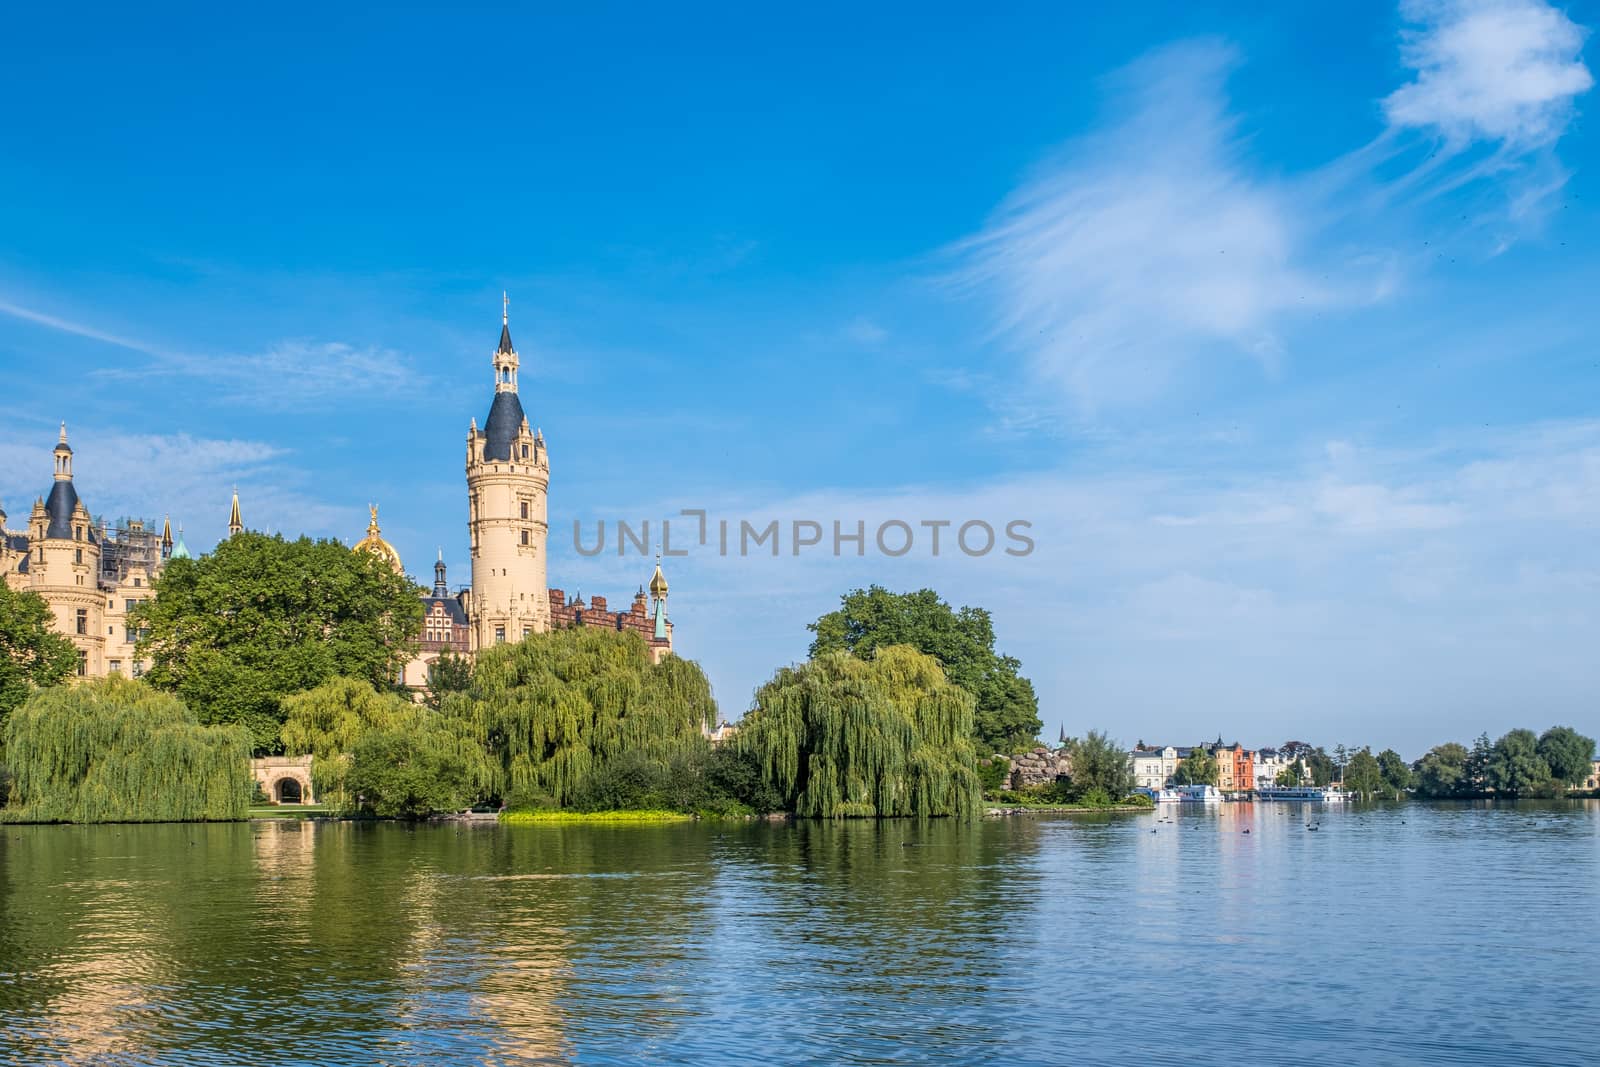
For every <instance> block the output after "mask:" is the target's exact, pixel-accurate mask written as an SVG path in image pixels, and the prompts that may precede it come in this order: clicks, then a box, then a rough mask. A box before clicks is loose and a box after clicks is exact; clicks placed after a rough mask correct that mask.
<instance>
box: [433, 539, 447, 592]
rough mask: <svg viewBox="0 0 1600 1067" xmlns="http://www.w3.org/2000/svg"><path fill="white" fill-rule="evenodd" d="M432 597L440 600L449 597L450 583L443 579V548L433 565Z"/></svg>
mask: <svg viewBox="0 0 1600 1067" xmlns="http://www.w3.org/2000/svg"><path fill="white" fill-rule="evenodd" d="M433 595H434V596H435V597H438V598H440V599H443V598H444V597H447V596H449V595H450V583H449V582H447V581H445V577H444V548H443V547H442V546H441V547H440V549H439V558H438V560H437V561H435V562H434V565H433Z"/></svg>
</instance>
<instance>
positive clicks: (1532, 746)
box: [1488, 730, 1550, 797]
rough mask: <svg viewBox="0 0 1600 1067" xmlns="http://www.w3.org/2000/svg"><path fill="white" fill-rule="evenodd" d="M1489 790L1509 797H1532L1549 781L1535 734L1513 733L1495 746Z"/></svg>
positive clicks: (1546, 767)
mask: <svg viewBox="0 0 1600 1067" xmlns="http://www.w3.org/2000/svg"><path fill="white" fill-rule="evenodd" d="M1488 777H1489V787H1490V788H1491V789H1493V790H1494V791H1495V792H1496V793H1503V794H1505V795H1506V796H1512V797H1515V796H1520V795H1522V794H1523V793H1531V792H1533V791H1534V790H1536V789H1538V788H1539V787H1540V786H1541V785H1543V784H1544V783H1545V782H1547V781H1548V780H1549V778H1550V765H1549V764H1547V763H1546V762H1545V761H1544V758H1543V757H1542V756H1540V755H1539V738H1538V737H1537V736H1536V735H1535V734H1534V732H1533V731H1532V730H1512V731H1510V732H1509V733H1507V734H1506V735H1505V736H1504V737H1502V738H1500V740H1498V741H1496V742H1495V743H1494V749H1493V750H1492V752H1491V753H1490V756H1489V770H1488Z"/></svg>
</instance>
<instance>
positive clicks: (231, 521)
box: [228, 486, 244, 537]
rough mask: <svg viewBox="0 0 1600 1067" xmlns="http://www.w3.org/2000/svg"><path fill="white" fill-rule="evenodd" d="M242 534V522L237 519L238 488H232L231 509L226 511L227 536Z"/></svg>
mask: <svg viewBox="0 0 1600 1067" xmlns="http://www.w3.org/2000/svg"><path fill="white" fill-rule="evenodd" d="M243 532H244V520H243V519H241V518H240V517H239V487H238V486H234V487H233V507H232V508H230V509H229V511H228V536H229V537H234V536H237V535H238V534H241V533H243Z"/></svg>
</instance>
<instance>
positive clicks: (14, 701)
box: [0, 579, 78, 725]
mask: <svg viewBox="0 0 1600 1067" xmlns="http://www.w3.org/2000/svg"><path fill="white" fill-rule="evenodd" d="M54 622H55V616H54V615H53V614H52V613H51V611H50V605H48V604H46V603H45V602H44V598H42V597H41V596H39V594H37V593H32V592H28V591H27V590H15V589H12V588H11V587H10V586H9V585H7V584H6V583H5V580H4V579H0V725H4V723H5V721H6V717H7V716H8V715H10V714H11V711H12V709H14V708H16V707H17V706H18V705H19V704H21V703H22V702H23V701H24V700H26V699H27V698H28V695H29V694H30V693H32V692H33V691H34V690H35V689H43V688H47V687H49V686H52V685H60V684H61V683H62V682H64V681H66V680H67V679H68V678H70V677H72V675H73V672H74V671H76V670H77V668H78V652H77V650H76V649H75V648H73V647H72V642H71V641H69V640H67V639H66V638H65V637H62V636H61V635H60V634H58V633H56V632H55V628H54V625H53V624H54Z"/></svg>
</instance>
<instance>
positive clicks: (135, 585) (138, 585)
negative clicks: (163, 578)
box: [133, 578, 144, 589]
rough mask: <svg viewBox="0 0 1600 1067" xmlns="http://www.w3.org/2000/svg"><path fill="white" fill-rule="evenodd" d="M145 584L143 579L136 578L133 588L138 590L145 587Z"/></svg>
mask: <svg viewBox="0 0 1600 1067" xmlns="http://www.w3.org/2000/svg"><path fill="white" fill-rule="evenodd" d="M143 584H144V579H143V578H135V579H134V580H133V587H134V588H135V589H138V588H139V587H140V586H142V585H143Z"/></svg>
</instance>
